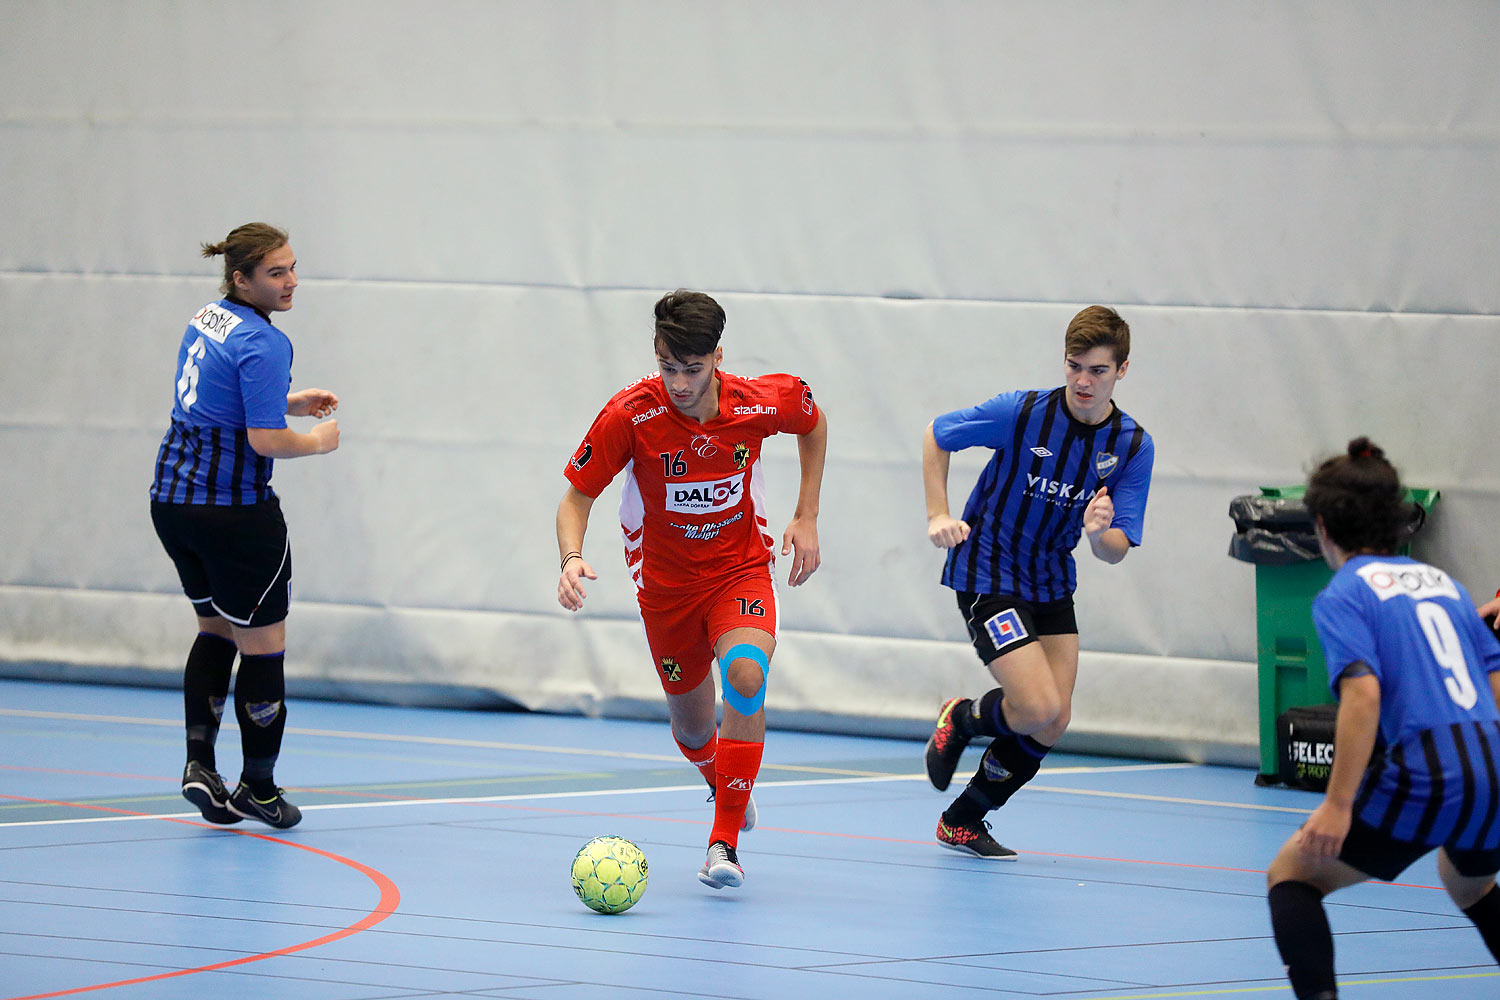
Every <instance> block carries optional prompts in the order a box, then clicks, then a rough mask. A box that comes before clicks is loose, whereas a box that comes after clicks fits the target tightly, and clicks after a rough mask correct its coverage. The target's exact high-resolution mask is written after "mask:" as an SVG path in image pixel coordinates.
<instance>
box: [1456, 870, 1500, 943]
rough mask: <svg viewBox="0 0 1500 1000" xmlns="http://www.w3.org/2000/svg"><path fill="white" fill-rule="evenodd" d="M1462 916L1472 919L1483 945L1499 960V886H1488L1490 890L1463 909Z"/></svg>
mask: <svg viewBox="0 0 1500 1000" xmlns="http://www.w3.org/2000/svg"><path fill="white" fill-rule="evenodd" d="M1464 916H1466V917H1468V918H1469V919H1470V920H1472V921H1474V926H1475V927H1478V928H1479V934H1480V936H1481V937H1483V938H1484V946H1485V947H1486V948H1488V949H1489V950H1490V954H1491V955H1493V956H1494V958H1495V960H1496V961H1497V962H1500V887H1497V886H1493V885H1492V886H1490V891H1489V892H1487V893H1485V894H1484V895H1483V896H1482V897H1480V900H1479V902H1477V903H1475V904H1474V905H1473V906H1471V907H1469V908H1468V909H1467V910H1465V911H1464Z"/></svg>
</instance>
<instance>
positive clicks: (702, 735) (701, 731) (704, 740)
mask: <svg viewBox="0 0 1500 1000" xmlns="http://www.w3.org/2000/svg"><path fill="white" fill-rule="evenodd" d="M713 735H714V725H713V720H712V719H710V720H709V721H708V724H707V725H688V724H686V723H680V722H673V723H672V738H673V739H674V740H676V741H677V742H678V743H681V744H682V745H683V746H685V747H687V748H688V749H689V750H701V749H702V748H703V747H705V746H707V745H708V741H709V740H710V739H712V738H713Z"/></svg>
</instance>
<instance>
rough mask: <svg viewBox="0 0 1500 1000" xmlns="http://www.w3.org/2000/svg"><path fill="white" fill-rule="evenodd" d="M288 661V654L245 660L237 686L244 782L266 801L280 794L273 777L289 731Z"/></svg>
mask: <svg viewBox="0 0 1500 1000" xmlns="http://www.w3.org/2000/svg"><path fill="white" fill-rule="evenodd" d="M285 659H286V654H285V653H270V654H265V655H258V656H249V655H246V656H241V657H240V673H239V676H238V677H237V678H235V682H234V714H235V717H236V718H237V719H239V721H240V747H241V748H242V749H243V751H244V756H245V763H244V770H243V771H242V772H241V773H240V780H241V781H243V782H244V783H245V784H246V785H248V786H249V787H250V791H251V792H252V793H253V794H254V795H255V796H256V797H257V798H262V799H264V798H270V797H271V796H272V795H274V794H276V783H275V781H274V780H273V779H272V774H273V772H274V771H275V768H276V758H277V757H278V756H280V754H281V734H282V733H283V731H285V729H286V676H285V673H284V669H285Z"/></svg>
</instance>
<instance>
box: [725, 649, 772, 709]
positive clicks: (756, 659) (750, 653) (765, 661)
mask: <svg viewBox="0 0 1500 1000" xmlns="http://www.w3.org/2000/svg"><path fill="white" fill-rule="evenodd" d="M735 660H749V661H751V662H752V663H755V664H757V665H759V667H760V687H759V688H758V689H756V692H755V693H754V694H753V695H751V696H750V697H748V698H747V697H745V696H744V695H742V694H740V693H739V692H738V691H736V690H735V689H734V685H733V684H731V683H729V665H730V664H731V663H733V662H734V661H735ZM770 672H771V658H770V657H769V656H767V655H766V654H765V651H764V650H762V649H761V648H760V647H759V646H752V645H751V644H750V643H748V642H742V643H740V644H739V645H738V646H731V647H730V648H729V651H728V652H726V653H725V654H724V655H723V656H721V657H719V673H720V674H721V675H722V676H723V679H724V704H726V705H728V706H729V707H730V708H732V709H734V710H735V711H736V712H738V713H740V714H741V715H754V714H755V713H756V712H759V711H760V709H761V706H762V705H764V704H765V703H766V676H767V675H768V674H770Z"/></svg>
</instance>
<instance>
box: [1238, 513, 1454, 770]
mask: <svg viewBox="0 0 1500 1000" xmlns="http://www.w3.org/2000/svg"><path fill="white" fill-rule="evenodd" d="M1306 492H1307V486H1306V485H1305V484H1303V485H1298V486H1262V487H1261V488H1260V493H1261V496H1264V497H1275V498H1281V499H1295V498H1297V497H1300V496H1302V495H1303V494H1304V493H1306ZM1439 495H1440V494H1439V493H1438V491H1437V490H1418V489H1409V490H1407V491H1406V499H1407V500H1408V501H1410V502H1413V503H1418V504H1421V506H1422V509H1423V511H1424V512H1426V513H1428V514H1430V513H1432V508H1433V506H1434V505H1435V504H1436V503H1437V501H1438V497H1439ZM1408 548H1409V546H1402V547H1401V554H1402V555H1405V554H1407V549H1408ZM1331 579H1333V572H1332V571H1331V570H1329V568H1328V566H1327V565H1326V564H1325V563H1324V562H1323V560H1321V559H1314V560H1312V561H1309V562H1304V563H1294V564H1292V565H1290V566H1256V567H1255V660H1256V666H1257V669H1258V675H1257V676H1258V680H1259V686H1260V699H1259V700H1260V777H1259V778H1258V779H1257V780H1259V781H1261V782H1262V783H1268V782H1274V781H1276V779H1277V770H1278V769H1277V760H1276V718H1277V716H1279V715H1281V713H1282V712H1285V711H1286V710H1287V709H1289V708H1292V707H1294V706H1297V705H1326V704H1328V703H1330V702H1332V701H1333V693H1332V692H1331V691H1329V689H1328V666H1327V664H1326V663H1325V662H1324V660H1323V644H1322V643H1320V642H1319V641H1318V631H1317V629H1316V628H1314V627H1313V620H1312V602H1313V598H1314V597H1316V596H1318V592H1319V591H1321V590H1322V589H1323V588H1324V587H1326V586H1328V581H1329V580H1331Z"/></svg>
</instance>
